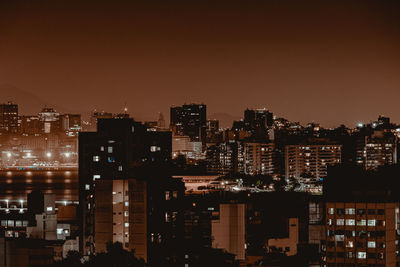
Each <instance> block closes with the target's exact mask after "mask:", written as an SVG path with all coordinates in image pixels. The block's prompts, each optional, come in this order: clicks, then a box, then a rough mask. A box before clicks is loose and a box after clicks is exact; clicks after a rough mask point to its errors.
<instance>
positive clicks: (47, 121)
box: [38, 107, 61, 133]
mask: <svg viewBox="0 0 400 267" xmlns="http://www.w3.org/2000/svg"><path fill="white" fill-rule="evenodd" d="M38 116H39V121H41V122H42V123H43V132H44V133H55V132H58V131H59V130H60V128H61V125H60V113H58V112H57V111H56V110H55V109H53V108H48V107H44V108H43V109H42V111H41V112H39V114H38Z"/></svg>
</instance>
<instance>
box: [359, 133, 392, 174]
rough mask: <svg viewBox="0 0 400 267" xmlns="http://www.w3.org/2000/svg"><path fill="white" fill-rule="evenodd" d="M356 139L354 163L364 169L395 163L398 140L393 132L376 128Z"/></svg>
mask: <svg viewBox="0 0 400 267" xmlns="http://www.w3.org/2000/svg"><path fill="white" fill-rule="evenodd" d="M356 140H357V143H356V146H357V149H356V150H357V151H356V163H357V164H358V165H361V166H364V168H365V169H366V170H373V169H377V168H378V167H380V166H387V165H392V164H396V163H397V143H398V140H397V138H396V136H395V135H394V134H393V133H391V132H385V131H383V130H376V131H373V133H372V134H370V135H365V136H364V135H362V136H359V137H358V138H357V139H356Z"/></svg>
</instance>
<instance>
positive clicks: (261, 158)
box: [243, 141, 274, 175]
mask: <svg viewBox="0 0 400 267" xmlns="http://www.w3.org/2000/svg"><path fill="white" fill-rule="evenodd" d="M243 171H244V173H245V174H247V175H257V174H261V175H272V174H273V173H274V144H273V143H264V142H250V141H246V142H244V143H243Z"/></svg>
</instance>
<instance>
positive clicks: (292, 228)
mask: <svg viewBox="0 0 400 267" xmlns="http://www.w3.org/2000/svg"><path fill="white" fill-rule="evenodd" d="M288 233H289V235H288V237H284V238H273V239H268V242H267V250H268V251H269V252H280V253H284V254H285V255H287V256H294V255H296V254H297V246H298V244H299V221H298V219H297V218H289V219H288Z"/></svg>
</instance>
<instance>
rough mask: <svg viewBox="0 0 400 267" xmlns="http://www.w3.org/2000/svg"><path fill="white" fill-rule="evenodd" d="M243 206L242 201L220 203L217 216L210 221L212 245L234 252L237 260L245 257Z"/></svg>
mask: <svg viewBox="0 0 400 267" xmlns="http://www.w3.org/2000/svg"><path fill="white" fill-rule="evenodd" d="M245 206H246V205H245V204H242V203H227V204H226V203H221V204H220V207H219V218H218V219H217V220H213V221H212V222H211V235H212V240H213V242H212V246H213V247H214V248H222V249H224V250H226V251H227V252H229V253H232V254H235V255H236V259H239V260H244V259H245V257H246V254H245V253H246V250H245V243H246V239H245V232H246V231H245V228H246V220H245V211H246V209H245Z"/></svg>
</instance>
